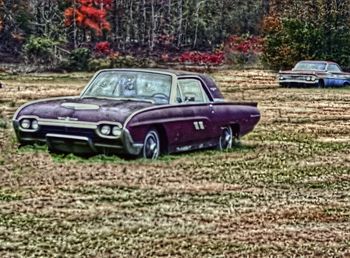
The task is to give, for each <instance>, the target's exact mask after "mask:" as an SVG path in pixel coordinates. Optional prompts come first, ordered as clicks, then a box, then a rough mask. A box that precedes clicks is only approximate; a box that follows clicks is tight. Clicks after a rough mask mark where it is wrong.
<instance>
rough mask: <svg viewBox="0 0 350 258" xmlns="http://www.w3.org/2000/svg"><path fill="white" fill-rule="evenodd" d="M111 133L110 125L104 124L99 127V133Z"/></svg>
mask: <svg viewBox="0 0 350 258" xmlns="http://www.w3.org/2000/svg"><path fill="white" fill-rule="evenodd" d="M110 133H111V127H110V126H109V125H104V126H102V127H101V134H103V135H109V134H110Z"/></svg>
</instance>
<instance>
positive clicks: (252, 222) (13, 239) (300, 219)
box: [0, 71, 350, 257]
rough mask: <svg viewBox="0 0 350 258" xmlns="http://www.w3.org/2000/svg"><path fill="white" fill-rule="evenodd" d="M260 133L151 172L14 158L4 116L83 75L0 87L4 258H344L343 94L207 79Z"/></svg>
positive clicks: (249, 75) (348, 102)
mask: <svg viewBox="0 0 350 258" xmlns="http://www.w3.org/2000/svg"><path fill="white" fill-rule="evenodd" d="M213 76H214V77H215V79H216V81H217V82H218V83H219V84H220V85H221V89H222V90H223V92H224V95H225V96H226V97H227V98H228V99H231V100H237V101H240V100H244V101H257V102H259V106H260V109H261V112H262V121H261V122H260V124H259V125H258V127H257V128H256V130H255V131H254V132H253V133H251V134H250V135H248V136H247V137H245V138H243V139H242V145H241V146H240V147H236V148H234V149H232V150H230V151H228V152H215V151H204V152H203V151H201V152H194V153H190V154H182V155H173V156H165V157H162V158H161V159H160V160H158V161H155V162H149V161H144V160H134V161H125V160H122V159H119V158H117V157H104V156H97V157H93V158H91V159H89V160H84V159H81V158H77V157H75V156H72V155H69V156H67V157H62V156H51V155H49V154H48V152H47V150H46V149H45V148H39V147H35V148H30V147H28V148H22V149H19V150H18V146H17V143H16V140H15V138H14V134H13V130H12V129H11V126H10V122H9V119H10V116H11V114H12V113H13V112H14V111H15V109H16V108H17V107H18V106H19V105H20V104H22V103H24V102H26V101H28V100H29V99H40V98H44V97H49V96H61V95H75V94H78V93H79V92H80V90H81V89H82V88H83V86H84V84H85V83H86V82H87V81H88V79H89V78H90V75H89V74H66V75H65V74H63V75H52V74H46V75H20V76H14V75H11V76H10V75H0V80H1V81H2V82H4V83H5V85H6V87H5V88H3V89H0V114H1V115H0V117H2V118H0V119H1V120H0V187H1V189H0V256H1V257H16V256H25V257H29V256H45V257H53V256H60V257H64V256H78V257H80V256H82V257H239V256H287V257H290V256H339V257H340V256H350V89H349V88H346V89H283V88H278V87H277V84H276V82H275V75H274V74H272V73H268V72H262V71H245V72H244V71H240V72H238V71H222V72H219V73H215V74H213Z"/></svg>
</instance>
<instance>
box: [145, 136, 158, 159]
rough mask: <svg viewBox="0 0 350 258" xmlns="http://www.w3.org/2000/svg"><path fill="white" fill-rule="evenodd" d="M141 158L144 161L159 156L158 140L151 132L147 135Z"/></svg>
mask: <svg viewBox="0 0 350 258" xmlns="http://www.w3.org/2000/svg"><path fill="white" fill-rule="evenodd" d="M143 156H144V158H146V159H156V158H157V157H158V156H159V140H158V137H157V135H156V134H155V133H153V132H152V133H150V134H149V135H147V138H146V141H145V147H144V155H143Z"/></svg>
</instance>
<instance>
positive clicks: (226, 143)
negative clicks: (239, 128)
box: [218, 126, 233, 151]
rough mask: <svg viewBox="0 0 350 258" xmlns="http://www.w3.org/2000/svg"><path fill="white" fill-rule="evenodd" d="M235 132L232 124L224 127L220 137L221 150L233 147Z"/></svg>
mask: <svg viewBox="0 0 350 258" xmlns="http://www.w3.org/2000/svg"><path fill="white" fill-rule="evenodd" d="M232 143H233V133H232V128H231V126H225V127H223V128H222V132H221V136H220V138H219V145H218V149H219V150H221V151H222V150H228V149H231V148H232Z"/></svg>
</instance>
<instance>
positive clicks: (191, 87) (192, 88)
mask: <svg viewBox="0 0 350 258" xmlns="http://www.w3.org/2000/svg"><path fill="white" fill-rule="evenodd" d="M178 83H179V84H178V93H179V94H180V95H181V96H180V99H181V102H179V100H180V99H178V96H177V98H176V99H177V102H178V103H182V102H195V103H207V102H209V98H208V96H207V94H206V93H205V92H204V90H203V87H202V83H201V82H200V81H199V80H197V79H180V80H179V82H178Z"/></svg>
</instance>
